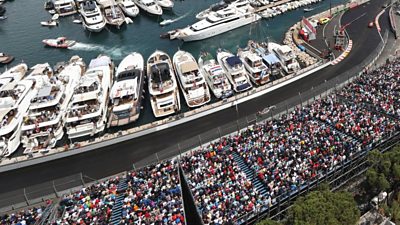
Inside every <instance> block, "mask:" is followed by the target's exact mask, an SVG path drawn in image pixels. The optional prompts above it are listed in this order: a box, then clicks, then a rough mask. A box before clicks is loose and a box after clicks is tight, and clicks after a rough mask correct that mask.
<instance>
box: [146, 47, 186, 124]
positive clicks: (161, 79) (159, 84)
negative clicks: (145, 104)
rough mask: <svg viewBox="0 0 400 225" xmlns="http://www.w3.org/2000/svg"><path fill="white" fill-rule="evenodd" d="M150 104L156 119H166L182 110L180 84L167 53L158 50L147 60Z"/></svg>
mask: <svg viewBox="0 0 400 225" xmlns="http://www.w3.org/2000/svg"><path fill="white" fill-rule="evenodd" d="M147 77H148V88H149V92H150V103H151V108H152V110H153V114H154V116H155V117H157V118H159V117H165V116H169V115H172V114H174V113H178V112H179V111H180V110H181V103H180V97H179V90H178V84H177V81H176V77H175V71H174V69H173V66H172V62H171V59H170V57H169V56H168V55H167V53H165V52H162V51H159V50H156V51H155V52H154V53H153V54H151V55H150V57H149V59H148V60H147Z"/></svg>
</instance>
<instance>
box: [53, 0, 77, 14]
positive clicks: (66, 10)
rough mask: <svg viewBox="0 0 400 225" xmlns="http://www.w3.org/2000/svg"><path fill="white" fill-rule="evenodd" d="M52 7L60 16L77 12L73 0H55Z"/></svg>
mask: <svg viewBox="0 0 400 225" xmlns="http://www.w3.org/2000/svg"><path fill="white" fill-rule="evenodd" d="M54 9H55V10H56V12H57V13H58V14H59V15H60V16H69V15H72V14H75V13H77V11H76V5H75V1H74V0H55V1H54Z"/></svg>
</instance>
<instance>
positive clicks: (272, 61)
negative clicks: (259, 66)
mask: <svg viewBox="0 0 400 225" xmlns="http://www.w3.org/2000/svg"><path fill="white" fill-rule="evenodd" d="M253 50H254V51H255V52H256V53H257V55H258V56H260V57H261V58H262V60H263V63H264V64H265V65H266V66H267V67H268V68H269V70H270V72H271V76H272V78H273V79H279V78H281V77H282V70H283V69H282V64H281V61H280V60H279V59H278V57H277V56H276V55H275V53H271V52H269V51H268V44H266V43H265V42H261V43H255V45H254V48H253Z"/></svg>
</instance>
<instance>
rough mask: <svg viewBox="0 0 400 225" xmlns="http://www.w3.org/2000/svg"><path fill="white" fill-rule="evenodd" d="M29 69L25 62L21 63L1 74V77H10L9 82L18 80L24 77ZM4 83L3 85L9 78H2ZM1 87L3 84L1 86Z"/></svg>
mask: <svg viewBox="0 0 400 225" xmlns="http://www.w3.org/2000/svg"><path fill="white" fill-rule="evenodd" d="M27 71H28V65H26V64H25V63H20V64H18V65H16V66H14V67H12V68H11V69H8V70H6V71H5V72H4V73H2V74H0V78H8V82H7V83H9V82H18V81H20V80H22V78H24V76H25V74H26V72H27ZM2 81H3V83H2V85H5V83H4V82H6V81H7V79H4V80H2ZM0 88H1V86H0Z"/></svg>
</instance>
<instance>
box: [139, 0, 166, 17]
mask: <svg viewBox="0 0 400 225" xmlns="http://www.w3.org/2000/svg"><path fill="white" fill-rule="evenodd" d="M134 1H135V3H136V5H137V6H139V8H141V9H142V10H144V11H145V12H147V13H150V14H152V15H156V16H161V15H162V14H163V10H162V8H161V6H159V5H158V4H157V3H156V2H155V1H154V0H134Z"/></svg>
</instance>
